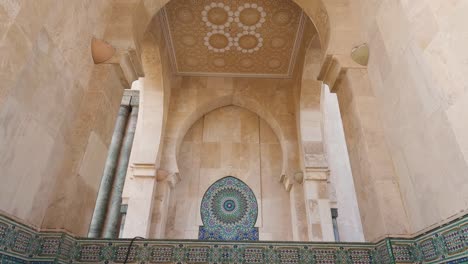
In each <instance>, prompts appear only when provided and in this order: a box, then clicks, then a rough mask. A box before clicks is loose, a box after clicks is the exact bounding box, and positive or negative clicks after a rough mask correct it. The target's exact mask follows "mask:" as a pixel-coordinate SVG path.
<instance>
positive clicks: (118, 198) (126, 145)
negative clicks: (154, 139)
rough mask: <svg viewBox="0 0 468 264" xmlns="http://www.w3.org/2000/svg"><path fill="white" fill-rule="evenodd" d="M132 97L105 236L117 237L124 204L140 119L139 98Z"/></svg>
mask: <svg viewBox="0 0 468 264" xmlns="http://www.w3.org/2000/svg"><path fill="white" fill-rule="evenodd" d="M133 98H134V97H132V102H131V109H132V112H131V114H130V119H129V121H128V126H127V131H126V133H125V138H124V142H123V145H122V149H121V151H120V156H119V161H118V167H117V172H116V178H115V182H114V191H113V192H112V196H111V200H110V204H109V211H108V215H107V221H106V223H105V226H104V238H115V237H117V234H118V230H119V227H118V226H117V225H118V223H119V217H120V207H121V206H122V192H123V187H124V184H125V177H126V175H127V169H128V163H129V160H130V153H131V150H132V145H133V138H134V136H135V129H136V122H137V119H138V100H136V103H134V102H133V101H134V100H133Z"/></svg>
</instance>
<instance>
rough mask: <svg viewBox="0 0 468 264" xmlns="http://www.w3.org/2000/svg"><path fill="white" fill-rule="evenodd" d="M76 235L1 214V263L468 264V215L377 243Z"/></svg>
mask: <svg viewBox="0 0 468 264" xmlns="http://www.w3.org/2000/svg"><path fill="white" fill-rule="evenodd" d="M130 243H131V241H130V240H128V239H115V240H104V239H85V238H74V237H71V236H69V235H66V234H64V233H60V232H57V233H52V232H36V231H34V230H33V229H31V228H29V227H27V226H24V225H21V224H18V223H16V222H15V221H12V220H10V219H8V218H6V217H3V216H0V263H2V264H3V263H25V264H33V263H34V264H39V263H123V262H124V261H125V259H126V258H127V255H128V261H127V263H208V264H214V263H245V264H248V263H274V264H279V263H287V264H296V263H297V264H300V263H310V264H322V263H330V264H332V263H341V264H351V263H356V264H369V263H377V264H395V263H427V264H430V263H451V264H460V263H468V215H465V216H464V217H462V218H459V219H457V220H455V221H453V222H451V223H449V224H447V225H444V226H440V227H438V228H435V229H433V230H432V231H430V232H427V233H426V234H423V235H420V236H417V237H415V238H413V239H399V238H387V239H384V240H382V241H380V242H378V243H376V244H373V243H299V242H260V241H230V242H221V241H202V240H180V241H173V240H167V241H166V240H136V241H135V242H134V243H133V246H132V247H131V248H130V249H129V247H130Z"/></svg>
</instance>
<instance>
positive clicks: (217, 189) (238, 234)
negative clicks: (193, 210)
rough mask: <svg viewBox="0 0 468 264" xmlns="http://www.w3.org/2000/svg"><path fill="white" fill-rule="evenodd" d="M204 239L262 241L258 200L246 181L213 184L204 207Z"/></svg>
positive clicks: (199, 236)
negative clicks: (258, 223)
mask: <svg viewBox="0 0 468 264" xmlns="http://www.w3.org/2000/svg"><path fill="white" fill-rule="evenodd" d="M200 213H201V218H202V221H203V226H200V229H199V235H198V238H199V239H201V240H223V241H226V240H228V241H230V240H233V241H245V240H258V228H256V227H255V223H256V222H257V215H258V204H257V199H256V198H255V194H254V193H253V191H252V190H251V189H250V188H249V186H247V184H245V183H244V182H243V181H241V180H239V179H237V178H235V177H232V176H229V177H225V178H222V179H221V180H219V181H217V182H215V183H213V185H211V186H210V187H209V188H208V190H207V191H206V193H205V195H204V196H203V199H202V202H201V206H200Z"/></svg>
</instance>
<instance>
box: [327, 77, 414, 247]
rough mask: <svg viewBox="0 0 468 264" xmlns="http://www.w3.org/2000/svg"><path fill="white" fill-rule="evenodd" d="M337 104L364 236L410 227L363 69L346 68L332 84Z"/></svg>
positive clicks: (370, 237)
mask: <svg viewBox="0 0 468 264" xmlns="http://www.w3.org/2000/svg"><path fill="white" fill-rule="evenodd" d="M333 88H334V89H333V90H332V91H333V92H336V94H337V96H338V101H339V105H340V112H341V116H342V120H343V128H344V131H345V138H346V143H347V146H348V153H349V158H350V163H351V170H352V173H353V178H354V183H355V186H356V193H357V198H358V202H359V209H360V212H361V219H362V224H363V228H364V234H365V237H366V240H368V241H374V240H378V239H380V238H382V237H384V236H387V235H402V234H407V233H408V231H409V224H408V218H407V215H406V211H405V206H404V202H403V200H402V196H401V193H400V188H399V179H398V176H397V174H396V172H395V170H394V167H393V161H392V157H391V153H390V150H389V147H388V145H387V141H386V138H385V134H384V128H383V124H382V123H381V120H380V117H379V103H378V101H377V99H376V98H375V96H374V94H373V90H372V88H371V86H370V82H369V79H368V75H367V70H366V69H347V70H346V72H345V73H344V74H343V75H342V78H341V80H340V81H339V82H338V83H337V85H335V86H334V87H333Z"/></svg>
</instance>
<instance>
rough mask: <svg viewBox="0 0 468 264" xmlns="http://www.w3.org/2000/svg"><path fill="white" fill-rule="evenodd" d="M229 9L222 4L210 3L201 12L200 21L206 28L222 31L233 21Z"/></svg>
mask: <svg viewBox="0 0 468 264" xmlns="http://www.w3.org/2000/svg"><path fill="white" fill-rule="evenodd" d="M233 14H234V13H233V12H232V11H231V8H230V7H229V6H227V5H225V4H224V3H211V4H209V5H207V6H205V9H204V10H203V11H202V20H203V22H205V24H206V25H207V26H208V27H211V28H213V29H224V28H225V27H229V25H231V22H232V21H233V20H234V18H233Z"/></svg>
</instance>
